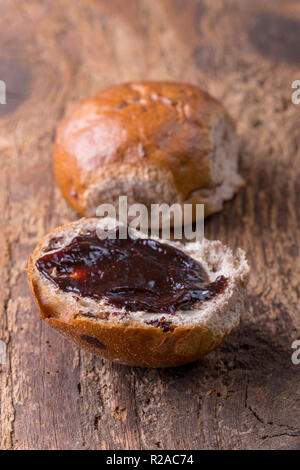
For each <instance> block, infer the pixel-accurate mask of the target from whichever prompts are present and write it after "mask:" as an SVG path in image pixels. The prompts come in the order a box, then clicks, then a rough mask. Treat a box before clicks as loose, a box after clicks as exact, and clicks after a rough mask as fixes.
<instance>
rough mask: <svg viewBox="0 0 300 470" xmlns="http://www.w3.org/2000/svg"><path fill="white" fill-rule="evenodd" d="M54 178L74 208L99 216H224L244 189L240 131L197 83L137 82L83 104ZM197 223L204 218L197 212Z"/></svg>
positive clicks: (67, 125) (66, 131) (64, 132)
mask: <svg viewBox="0 0 300 470" xmlns="http://www.w3.org/2000/svg"><path fill="white" fill-rule="evenodd" d="M54 174H55V179H56V182H57V184H58V186H59V188H60V189H61V192H62V194H63V196H64V197H65V199H66V200H67V201H68V203H69V204H70V205H71V206H72V207H73V208H74V209H75V210H76V211H77V212H79V213H80V214H81V215H83V216H86V217H94V216H96V215H99V214H97V208H98V206H99V205H101V204H106V203H109V204H112V205H113V206H114V207H115V209H116V216H117V217H118V210H119V197H120V196H124V195H126V196H127V198H128V205H132V204H136V203H139V204H144V205H145V206H146V207H148V208H150V206H151V204H162V203H167V204H169V205H172V204H174V203H176V204H180V205H182V206H183V205H184V204H192V205H193V206H195V205H196V204H205V216H207V215H209V214H212V213H214V212H218V211H220V210H221V209H222V207H223V202H224V201H226V200H228V199H231V198H232V197H233V195H234V194H235V193H236V192H237V191H238V190H239V188H240V187H241V186H242V185H243V179H242V177H241V176H240V175H239V173H238V149H237V139H236V134H235V126H234V123H233V121H232V119H231V118H230V116H229V115H228V113H227V111H226V109H225V108H224V106H223V105H222V104H221V103H220V102H218V101H217V100H216V99H214V98H213V97H212V96H210V95H209V94H208V93H206V92H205V91H203V90H201V89H200V88H199V87H197V86H195V85H190V84H187V83H175V82H151V81H144V82H131V83H124V84H120V85H115V86H112V87H110V88H108V89H106V90H103V91H101V92H100V93H98V94H96V95H95V96H92V97H90V98H87V99H85V100H82V101H80V102H79V103H78V104H77V105H76V107H75V108H74V110H73V111H72V112H71V113H70V114H69V115H68V116H67V117H66V118H65V119H64V120H63V121H62V122H61V124H60V126H59V128H58V130H57V133H56V138H55V148H54ZM193 217H194V219H195V218H196V212H194V214H193Z"/></svg>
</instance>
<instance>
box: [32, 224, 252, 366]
mask: <svg viewBox="0 0 300 470" xmlns="http://www.w3.org/2000/svg"><path fill="white" fill-rule="evenodd" d="M105 223H106V221H105V219H97V218H90V219H85V218H83V219H80V220H78V221H76V222H73V223H70V224H67V225H64V226H62V227H60V228H57V229H56V230H54V231H53V232H51V233H50V234H48V235H47V236H45V237H44V238H43V240H42V241H41V242H40V243H39V244H38V245H37V247H36V249H35V250H34V252H33V254H32V256H31V257H30V260H29V266H28V279H29V285H30V288H31V291H32V295H33V297H34V299H35V302H36V304H37V306H38V308H39V310H40V313H41V316H42V318H43V319H44V320H45V321H46V322H47V323H48V324H49V325H51V326H52V327H54V328H56V329H57V330H59V331H60V332H61V333H62V334H63V335H65V336H67V337H69V338H70V339H72V340H73V341H75V343H77V344H78V345H79V346H82V347H84V348H86V349H88V350H89V351H91V352H92V353H95V354H99V355H100V356H103V357H106V358H108V359H110V360H113V361H115V362H119V363H122V364H127V365H131V366H143V367H172V366H178V365H182V364H186V363H189V362H192V361H195V360H197V359H199V358H201V357H202V356H204V355H205V354H207V353H209V352H210V351H212V350H213V349H215V348H216V347H218V346H219V345H220V344H221V343H222V342H223V341H224V339H225V338H226V337H227V336H228V334H229V333H230V332H231V331H232V330H233V329H235V328H236V327H237V326H238V324H239V320H240V314H241V313H242V312H243V310H244V302H243V299H244V292H245V285H246V282H247V278H248V271H249V269H248V264H247V261H246V258H245V253H244V252H243V250H241V249H238V250H237V251H236V253H235V254H233V253H232V251H231V250H230V249H229V248H227V247H225V246H224V245H222V243H221V242H220V241H209V240H206V239H204V240H203V242H201V243H200V242H193V243H187V244H183V243H181V242H174V241H169V240H158V239H155V242H158V241H159V242H160V243H162V245H163V247H166V245H167V246H168V247H173V248H175V249H176V253H179V254H180V253H181V254H182V256H185V257H186V258H185V259H190V260H191V262H193V263H197V264H198V263H200V264H201V266H202V268H201V269H203V270H204V271H203V272H205V275H206V276H207V279H208V282H209V283H211V284H210V285H214V282H217V281H216V280H218V279H221V278H222V279H226V283H225V284H224V288H222V289H220V291H219V292H217V293H216V295H213V296H211V297H210V298H207V299H206V300H205V299H204V300H198V301H195V302H194V303H193V304H192V305H189V306H188V307H186V306H185V307H184V308H177V309H175V311H171V310H168V309H163V310H162V311H159V312H158V311H151V308H150V309H147V311H142V310H139V309H133V310H128V309H126V308H125V307H121V306H119V307H117V306H116V305H112V304H111V303H109V302H107V299H106V298H105V296H104V297H103V298H101V296H100V298H94V297H91V296H89V295H83V296H82V295H80V293H78V292H75V291H74V290H73V291H65V290H62V289H61V288H60V287H58V286H57V285H55V283H53V279H51V277H49V276H50V275H49V276H48V274H47V273H46V274H47V275H46V276H45V273H44V272H42V271H41V269H40V268H39V263H40V261H39V260H42V259H44V257H45V256H46V255H52V254H56V255H55V256H57V255H58V254H59V253H60V252H61V250H62V249H65V250H66V249H68V248H67V247H69V246H70V244H71V242H72V241H73V240H74V239H76V237H84V236H88V235H89V234H90V233H93V232H95V230H96V231H97V230H99V229H100V230H101V227H102V228H103V227H104V226H105ZM97 233H98V232H97ZM132 234H133V237H134V238H136V239H139V238H142V239H145V238H146V236H145V235H144V234H142V233H140V232H137V231H134V230H133V231H132ZM152 239H153V237H152ZM162 245H159V246H160V247H161V246H162ZM177 250H179V251H177ZM76 256H79V257H80V252H79V254H78V249H77V254H76ZM187 257H188V258H187ZM46 258H47V256H46ZM48 258H49V257H48ZM48 258H47V259H48ZM50 258H51V256H50ZM151 262H152V261H151V257H150V258H149V263H151ZM48 266H50V264H49V265H48ZM179 268H180V267H179ZM179 268H178V269H179ZM114 269H115V266H114V265H113V264H112V266H111V273H112V277H113V270H114ZM106 274H107V273H106ZM108 274H109V273H108ZM47 276H48V277H47ZM125 277H126V276H125Z"/></svg>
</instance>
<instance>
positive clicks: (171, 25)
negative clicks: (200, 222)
mask: <svg viewBox="0 0 300 470" xmlns="http://www.w3.org/2000/svg"><path fill="white" fill-rule="evenodd" d="M0 50H1V57H0V79H2V80H5V81H6V84H7V93H8V94H7V104H6V105H0V124H1V137H0V150H1V154H0V155H1V156H0V165H1V166H0V168H1V172H0V193H1V195H0V214H1V218H0V240H1V241H0V269H1V284H0V339H1V340H2V341H5V342H6V344H7V362H6V365H3V366H0V413H1V417H0V447H1V448H2V449H10V448H13V449H165V448H166V449H198V448H199V449H203V448H204V449H250V448H258V449H290V448H298V449H299V448H300V387H299V374H300V365H298V366H297V365H293V364H292V362H291V354H292V352H293V350H292V348H291V344H292V342H293V341H294V340H296V339H300V319H299V317H300V315H299V206H300V199H299V184H300V183H299V181H300V165H299V163H300V145H299V127H300V115H299V111H300V105H298V106H296V105H293V104H292V102H291V92H292V90H291V83H292V81H293V80H296V79H300V76H299V72H300V70H299V64H300V2H299V1H298V0H294V1H293V0H289V1H288V0H287V1H285V2H283V1H280V0H278V1H277V0H267V1H264V2H262V1H261V0H251V1H241V0H228V1H218V0H214V1H212V0H205V1H200V0H199V1H197V0H109V1H106V0H98V1H96V0H95V1H92V0H90V1H89V0H85V1H84V0H73V1H72V2H70V1H67V0H64V1H59V0H55V1H53V0H44V1H34V0H30V1H26V2H24V1H22V0H19V1H16V0H15V1H10V2H7V1H5V0H1V1H0ZM142 78H148V79H175V80H182V81H188V82H192V83H195V84H198V85H201V86H203V87H204V88H205V89H207V90H208V91H210V92H211V93H212V94H213V95H214V96H216V97H217V98H219V99H220V100H221V101H222V102H223V103H224V104H225V105H227V107H228V109H229V111H230V113H231V114H232V116H233V117H234V118H235V120H236V121H237V126H238V127H237V129H238V133H239V136H240V158H241V170H242V174H243V175H244V176H245V178H246V180H247V186H246V188H245V189H244V190H243V191H242V192H241V193H240V194H239V195H238V196H237V197H236V198H235V199H234V201H231V202H229V203H227V204H226V207H225V209H224V211H223V212H222V213H221V214H217V215H214V216H213V217H210V218H209V219H208V220H207V221H206V226H205V232H206V236H207V237H208V238H212V239H215V238H216V239H220V240H222V241H223V242H224V243H226V244H228V245H229V246H231V247H232V248H235V247H238V246H241V247H242V248H244V249H245V250H246V252H247V254H248V257H249V261H250V265H251V279H250V285H249V294H248V297H247V310H246V314H245V316H244V318H243V320H242V324H241V327H240V329H239V330H238V331H236V332H235V333H234V334H232V335H231V337H230V338H229V339H228V340H227V342H226V344H224V345H223V347H222V348H220V349H219V350H218V351H215V352H213V353H212V354H210V355H209V356H208V357H207V358H205V359H203V360H202V361H200V362H198V363H195V364H192V365H189V366H186V367H181V368H177V369H172V370H171V369H168V370H147V369H134V368H129V367H123V366H120V365H114V364H111V363H109V362H107V361H104V360H100V359H98V358H96V357H93V356H91V355H90V354H88V353H86V352H83V351H79V350H78V349H77V348H76V347H75V346H73V345H72V344H70V343H69V342H68V341H67V340H65V339H62V338H61V337H60V336H59V335H58V333H56V332H55V331H52V330H50V328H49V327H47V326H46V325H44V324H42V322H41V320H40V319H39V316H38V313H37V309H36V308H35V306H34V304H33V302H32V300H31V297H30V294H29V290H28V287H27V280H26V275H25V273H24V268H25V267H26V262H27V258H28V255H29V254H30V252H31V251H32V249H33V247H34V246H35V244H36V243H37V242H38V240H39V239H40V238H41V237H42V236H43V235H44V234H45V233H47V232H48V231H50V230H52V229H53V228H54V227H56V226H58V225H60V224H62V223H64V222H67V221H70V220H75V219H76V217H77V216H76V214H75V213H74V212H72V210H71V209H69V208H68V207H67V206H66V204H65V202H64V201H63V200H62V198H61V196H60V194H59V191H58V190H57V188H55V186H54V182H53V176H52V168H51V154H52V145H53V135H54V132H55V128H56V126H57V123H58V121H59V120H60V119H61V118H62V116H63V115H64V114H65V113H66V112H67V111H68V110H69V109H70V108H71V107H72V106H73V104H74V103H75V102H76V100H78V99H79V98H82V97H85V96H87V95H89V94H91V93H93V92H96V91H97V90H99V89H102V88H104V87H106V86H107V85H110V84H113V83H117V82H121V81H126V80H136V79H142Z"/></svg>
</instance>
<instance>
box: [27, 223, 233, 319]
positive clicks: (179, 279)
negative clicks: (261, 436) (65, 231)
mask: <svg viewBox="0 0 300 470" xmlns="http://www.w3.org/2000/svg"><path fill="white" fill-rule="evenodd" d="M36 266H37V268H38V270H39V271H40V272H42V273H43V274H44V276H45V277H46V278H48V279H49V280H50V281H51V282H53V284H54V285H55V286H57V287H59V288H60V289H62V290H63V291H65V292H72V293H75V294H76V295H78V296H82V297H92V298H94V299H105V301H106V303H107V304H110V305H112V306H115V307H118V308H122V307H124V308H125V310H128V311H137V310H143V311H147V312H153V313H154V312H165V313H174V312H175V311H176V310H178V309H183V310H186V309H189V308H190V307H192V306H193V304H195V302H198V301H201V300H208V299H210V298H211V297H214V296H215V295H216V294H219V293H220V292H222V291H223V290H224V289H225V288H226V286H227V279H226V278H225V277H224V276H219V277H218V278H217V279H216V280H215V281H214V282H211V283H210V282H209V279H208V276H207V274H206V272H205V270H204V269H203V267H202V266H201V264H200V263H198V262H197V261H196V260H194V259H192V258H191V257H189V256H188V255H186V254H185V253H184V252H183V251H181V250H178V249H177V248H174V247H173V246H170V245H167V244H165V243H160V242H158V241H155V240H151V239H141V238H130V237H129V236H128V237H127V239H125V240H124V239H119V238H118V234H117V238H116V239H111V238H106V239H104V240H101V239H99V238H98V237H97V235H96V232H92V233H88V234H85V235H80V236H77V237H76V238H74V239H73V240H72V242H71V243H70V244H69V245H68V246H66V247H65V248H63V249H60V250H58V251H55V252H52V253H48V254H46V255H44V256H43V257H41V258H39V259H38V260H37V262H36Z"/></svg>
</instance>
